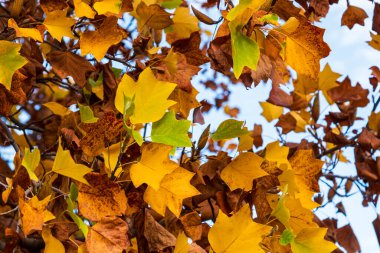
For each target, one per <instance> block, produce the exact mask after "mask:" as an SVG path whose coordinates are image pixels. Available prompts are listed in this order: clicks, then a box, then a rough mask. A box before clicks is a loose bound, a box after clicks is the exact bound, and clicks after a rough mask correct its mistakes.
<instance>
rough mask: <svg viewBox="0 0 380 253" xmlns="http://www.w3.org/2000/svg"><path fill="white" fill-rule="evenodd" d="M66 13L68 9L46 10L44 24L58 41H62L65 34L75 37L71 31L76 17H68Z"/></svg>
mask: <svg viewBox="0 0 380 253" xmlns="http://www.w3.org/2000/svg"><path fill="white" fill-rule="evenodd" d="M66 13H67V9H64V10H55V11H51V12H45V14H46V18H45V20H44V25H45V26H46V27H47V29H48V31H49V33H50V34H51V36H53V38H55V39H57V40H58V41H61V40H62V37H63V36H66V37H69V38H72V39H75V37H74V36H73V33H72V31H71V26H73V25H74V24H75V19H72V18H68V17H66Z"/></svg>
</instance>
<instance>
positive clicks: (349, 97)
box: [327, 77, 369, 107]
mask: <svg viewBox="0 0 380 253" xmlns="http://www.w3.org/2000/svg"><path fill="white" fill-rule="evenodd" d="M339 84H340V85H339V86H338V87H335V88H332V89H331V90H329V91H327V93H328V94H329V96H330V97H331V99H332V100H334V101H335V102H336V103H337V104H342V103H344V102H350V104H351V105H352V106H354V107H364V106H366V105H367V104H368V103H369V100H368V98H367V96H368V93H369V91H368V90H367V89H363V88H362V86H361V85H360V84H359V83H357V84H356V85H355V86H351V80H350V79H349V78H348V77H346V79H344V80H343V82H341V83H339Z"/></svg>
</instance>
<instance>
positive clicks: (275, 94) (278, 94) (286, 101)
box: [267, 85, 293, 107]
mask: <svg viewBox="0 0 380 253" xmlns="http://www.w3.org/2000/svg"><path fill="white" fill-rule="evenodd" d="M267 101H268V102H269V103H272V104H274V105H278V106H283V107H290V106H291V105H292V104H293V97H292V96H291V95H289V94H288V93H286V92H285V91H284V90H283V89H281V88H280V85H272V89H271V91H270V93H269V98H268V100H267Z"/></svg>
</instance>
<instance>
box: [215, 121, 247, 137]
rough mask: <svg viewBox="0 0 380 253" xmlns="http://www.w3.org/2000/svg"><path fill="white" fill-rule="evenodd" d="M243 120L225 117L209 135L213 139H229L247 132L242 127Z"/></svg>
mask: <svg viewBox="0 0 380 253" xmlns="http://www.w3.org/2000/svg"><path fill="white" fill-rule="evenodd" d="M243 124H244V121H238V120H235V119H227V120H225V121H223V122H222V123H220V125H219V126H218V128H217V129H216V131H215V132H214V133H213V134H212V135H211V138H212V139H213V140H214V141H219V140H223V139H231V138H235V137H239V136H242V135H245V134H248V133H249V132H248V130H247V129H244V128H242V127H243Z"/></svg>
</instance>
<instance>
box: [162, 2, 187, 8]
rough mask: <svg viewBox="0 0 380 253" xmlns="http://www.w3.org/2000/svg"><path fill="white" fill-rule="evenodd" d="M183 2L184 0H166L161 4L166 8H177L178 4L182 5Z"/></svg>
mask: <svg viewBox="0 0 380 253" xmlns="http://www.w3.org/2000/svg"><path fill="white" fill-rule="evenodd" d="M181 3H182V0H164V1H163V2H162V3H161V6H162V7H163V8H166V9H175V8H177V7H178V6H180V5H181Z"/></svg>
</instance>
